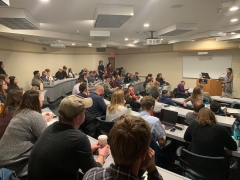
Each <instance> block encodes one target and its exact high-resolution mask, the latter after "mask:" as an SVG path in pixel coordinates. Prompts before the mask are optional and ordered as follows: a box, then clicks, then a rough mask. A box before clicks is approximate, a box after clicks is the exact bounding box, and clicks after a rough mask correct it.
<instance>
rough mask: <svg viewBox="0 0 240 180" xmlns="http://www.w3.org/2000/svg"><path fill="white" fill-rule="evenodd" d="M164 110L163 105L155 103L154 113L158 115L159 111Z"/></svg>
mask: <svg viewBox="0 0 240 180" xmlns="http://www.w3.org/2000/svg"><path fill="white" fill-rule="evenodd" d="M162 109H164V105H163V104H162V103H159V102H158V101H155V106H154V110H153V111H154V112H155V113H159V112H161V110H162Z"/></svg>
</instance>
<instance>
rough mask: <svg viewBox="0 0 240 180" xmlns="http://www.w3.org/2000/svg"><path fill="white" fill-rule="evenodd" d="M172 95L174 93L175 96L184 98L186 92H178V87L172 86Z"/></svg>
mask: <svg viewBox="0 0 240 180" xmlns="http://www.w3.org/2000/svg"><path fill="white" fill-rule="evenodd" d="M173 95H174V97H175V98H184V99H186V98H187V97H188V96H187V95H186V94H184V93H180V92H179V90H178V88H174V90H173Z"/></svg>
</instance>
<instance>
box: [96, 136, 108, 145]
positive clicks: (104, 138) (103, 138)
mask: <svg viewBox="0 0 240 180" xmlns="http://www.w3.org/2000/svg"><path fill="white" fill-rule="evenodd" d="M107 139H108V137H107V136H106V135H100V136H98V141H99V145H100V146H101V147H104V146H105V145H106V144H107Z"/></svg>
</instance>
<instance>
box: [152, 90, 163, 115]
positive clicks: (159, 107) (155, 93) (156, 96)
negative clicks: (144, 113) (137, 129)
mask: <svg viewBox="0 0 240 180" xmlns="http://www.w3.org/2000/svg"><path fill="white" fill-rule="evenodd" d="M152 97H153V98H154V100H155V106H154V109H153V111H154V112H155V113H160V112H161V110H162V109H164V105H163V104H162V103H159V99H160V94H159V91H153V92H152Z"/></svg>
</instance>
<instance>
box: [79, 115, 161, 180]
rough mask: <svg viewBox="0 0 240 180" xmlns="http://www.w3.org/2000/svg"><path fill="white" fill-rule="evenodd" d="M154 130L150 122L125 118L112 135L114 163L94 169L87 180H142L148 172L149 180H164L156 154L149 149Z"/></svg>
mask: <svg viewBox="0 0 240 180" xmlns="http://www.w3.org/2000/svg"><path fill="white" fill-rule="evenodd" d="M150 139H151V131H150V127H149V125H148V123H146V122H145V121H144V120H143V119H142V118H140V117H135V116H125V115H123V116H121V118H120V120H119V121H117V122H115V123H114V125H113V128H112V129H111V131H110V134H109V142H110V146H111V153H112V156H113V160H114V164H111V165H110V166H109V167H107V168H93V169H91V170H89V171H88V172H87V173H86V174H85V175H84V177H83V180H102V179H108V180H125V179H126V180H127V179H128V180H138V179H143V178H142V177H141V176H142V175H143V173H144V171H143V170H142V168H144V169H146V171H147V172H148V174H147V176H148V178H147V179H148V180H162V176H161V175H160V174H159V173H158V170H157V167H156V166H155V160H154V159H155V158H154V156H155V153H154V151H153V150H152V149H151V148H150V147H149V144H150Z"/></svg>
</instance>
